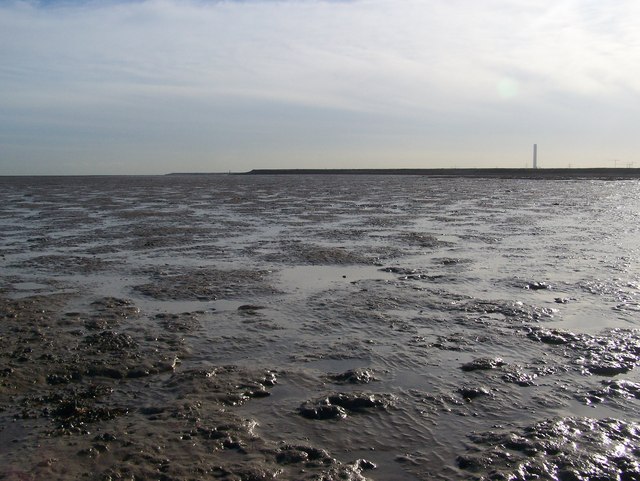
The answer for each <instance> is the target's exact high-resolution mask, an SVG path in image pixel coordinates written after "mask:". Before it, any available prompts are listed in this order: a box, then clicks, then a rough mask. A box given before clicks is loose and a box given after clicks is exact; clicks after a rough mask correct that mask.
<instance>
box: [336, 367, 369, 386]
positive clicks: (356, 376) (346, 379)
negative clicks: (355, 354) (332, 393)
mask: <svg viewBox="0 0 640 481" xmlns="http://www.w3.org/2000/svg"><path fill="white" fill-rule="evenodd" d="M327 377H328V378H329V379H330V380H331V381H332V382H334V383H336V384H368V383H370V382H372V381H376V378H375V377H374V375H373V370H371V369H365V368H356V369H350V370H348V371H345V372H343V373H340V374H330V375H329V376H327Z"/></svg>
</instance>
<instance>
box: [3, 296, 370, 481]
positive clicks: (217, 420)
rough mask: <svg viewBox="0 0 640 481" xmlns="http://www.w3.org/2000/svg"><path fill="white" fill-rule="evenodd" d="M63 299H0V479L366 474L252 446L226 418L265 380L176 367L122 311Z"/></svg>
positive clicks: (362, 466)
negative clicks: (73, 305)
mask: <svg viewBox="0 0 640 481" xmlns="http://www.w3.org/2000/svg"><path fill="white" fill-rule="evenodd" d="M66 300H68V299H65V298H64V296H59V297H50V296H49V297H47V296H41V297H34V298H26V299H22V300H19V301H16V300H9V299H6V298H0V347H1V350H0V358H1V359H2V361H3V364H2V366H3V367H2V371H0V420H1V421H2V426H3V427H2V430H1V431H0V438H1V439H2V441H3V447H2V448H0V455H1V456H2V460H3V464H2V466H0V479H8V480H18V479H20V480H31V479H33V480H35V479H52V480H56V479H59V480H63V479H87V478H90V479H99V480H117V479H127V480H134V479H164V480H176V481H178V480H188V479H201V480H205V479H223V480H240V479H252V480H261V479H265V480H266V479H274V478H276V477H278V478H280V479H301V480H305V479H309V480H311V479H345V480H354V481H355V480H364V479H365V477H364V476H363V475H362V473H363V471H366V470H369V469H372V468H373V467H375V466H374V465H373V463H370V462H367V461H364V460H358V461H356V462H354V463H352V464H342V463H340V462H338V461H337V460H336V459H335V458H333V457H332V456H331V455H330V454H329V453H328V452H326V451H324V450H321V449H317V448H314V447H312V446H309V445H291V444H286V443H285V442H284V441H283V442H282V443H269V442H266V441H265V440H263V439H261V437H260V435H259V434H258V433H257V430H256V427H257V423H256V422H255V421H252V420H250V419H246V418H243V417H241V416H239V415H238V414H236V413H234V412H233V410H232V409H231V408H233V407H234V406H239V405H242V404H244V403H246V402H250V401H251V400H252V399H256V398H264V397H268V396H269V395H270V389H271V388H272V387H273V386H275V385H276V384H277V375H276V373H274V372H272V371H268V370H248V369H246V368H242V367H238V366H233V365H225V366H210V367H208V368H186V367H183V366H182V364H181V362H180V358H181V357H183V356H184V355H186V354H184V353H183V351H181V346H182V341H180V339H179V338H176V337H175V336H174V335H173V333H172V332H171V331H172V329H169V332H168V333H166V334H162V335H161V338H160V337H157V336H158V333H157V332H156V333H155V334H152V331H151V327H147V328H146V329H140V322H141V314H140V311H139V309H137V308H136V307H135V306H134V305H133V304H132V303H131V302H130V301H128V300H125V299H116V298H103V299H98V300H96V301H94V302H92V303H91V310H90V311H88V312H86V313H80V312H67V313H65V312H64V306H65V301H66ZM165 317H167V316H162V317H161V319H164V318H165ZM101 321H102V322H101ZM132 321H134V322H133V324H132ZM136 324H137V326H136ZM112 328H117V329H118V330H117V331H116V330H112ZM5 443H6V444H5ZM8 446H11V449H7V447H8Z"/></svg>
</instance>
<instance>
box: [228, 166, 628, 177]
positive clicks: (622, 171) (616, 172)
mask: <svg viewBox="0 0 640 481" xmlns="http://www.w3.org/2000/svg"><path fill="white" fill-rule="evenodd" d="M234 175H422V176H432V177H472V178H474V177H475V178H504V179H576V178H592V179H638V178H640V168H603V167H599V168H584V169H509V168H506V169H499V168H495V169H254V170H251V171H249V172H245V173H240V174H234Z"/></svg>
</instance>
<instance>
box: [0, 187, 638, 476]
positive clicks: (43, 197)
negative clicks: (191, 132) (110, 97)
mask: <svg viewBox="0 0 640 481" xmlns="http://www.w3.org/2000/svg"><path fill="white" fill-rule="evenodd" d="M0 194H1V198H2V199H3V202H2V204H1V205H0V230H1V231H2V235H1V236H0V265H1V266H2V269H1V271H0V276H1V277H0V303H1V305H0V343H1V349H0V358H1V361H2V364H1V366H0V429H1V430H0V446H1V447H0V459H1V460H2V463H0V466H1V467H0V476H3V477H4V478H1V479H42V478H45V477H46V478H48V479H80V478H83V479H85V478H86V477H87V476H90V477H91V479H105V480H106V479H156V478H157V479H175V480H182V479H234V480H235V479H242V480H244V479H247V480H248V479H273V478H274V477H275V478H276V479H363V478H366V479H373V480H395V479H409V480H412V479H413V480H430V479H442V480H444V479H513V480H519V479H522V480H525V479H562V480H569V479H607V480H608V479H611V480H617V479H629V480H631V479H640V468H639V467H638V461H639V458H640V456H639V455H640V453H639V452H638V449H637V444H638V424H637V423H638V422H639V418H640V414H639V412H640V411H639V410H638V408H639V407H640V394H639V392H640V388H639V386H640V379H639V376H638V369H637V365H638V363H640V330H638V329H639V328H640V320H639V318H638V314H639V312H640V266H639V262H638V259H639V249H640V247H639V246H640V244H639V243H638V239H639V238H640V235H639V230H640V222H639V220H640V183H639V182H638V181H634V180H626V181H601V180H542V179H536V180H526V179H471V178H451V177H449V178H447V177H443V178H437V177H422V176H338V175H331V176H313V175H308V176H293V175H292V176H288V175H282V176H226V175H221V176H167V177H96V178H86V177H85V178H83V177H75V178H74V177H60V178H45V177H43V178H0Z"/></svg>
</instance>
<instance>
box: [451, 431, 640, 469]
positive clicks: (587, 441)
mask: <svg viewBox="0 0 640 481" xmlns="http://www.w3.org/2000/svg"><path fill="white" fill-rule="evenodd" d="M470 438H471V440H472V441H473V443H474V445H475V446H473V447H472V448H470V450H469V453H467V454H464V455H462V456H460V457H459V458H458V464H459V466H460V467H461V468H463V469H465V470H467V471H469V472H471V473H480V474H479V475H477V476H476V477H474V479H477V480H489V479H491V480H505V481H506V480H513V481H527V480H532V479H550V480H555V479H557V480H582V479H584V480H587V479H589V480H629V481H632V480H638V479H640V464H639V462H638V459H639V457H640V448H639V446H640V426H639V425H638V424H636V423H628V422H624V421H620V420H613V419H603V420H595V419H589V418H562V419H554V420H549V421H544V422H541V423H538V424H535V425H533V426H531V427H528V428H525V429H523V430H521V431H515V432H509V431H495V432H488V433H482V434H476V435H472V436H470ZM483 473H486V474H483Z"/></svg>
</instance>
